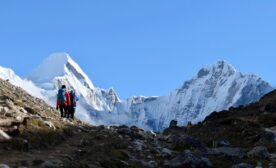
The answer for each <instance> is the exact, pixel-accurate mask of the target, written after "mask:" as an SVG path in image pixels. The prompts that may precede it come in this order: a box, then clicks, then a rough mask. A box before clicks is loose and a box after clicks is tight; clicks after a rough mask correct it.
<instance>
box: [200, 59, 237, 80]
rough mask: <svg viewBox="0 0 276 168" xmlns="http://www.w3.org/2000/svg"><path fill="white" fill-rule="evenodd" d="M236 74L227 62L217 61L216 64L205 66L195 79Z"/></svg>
mask: <svg viewBox="0 0 276 168" xmlns="http://www.w3.org/2000/svg"><path fill="white" fill-rule="evenodd" d="M235 73H237V70H236V69H235V68H234V67H233V66H232V65H231V64H230V63H228V62H227V61H225V60H222V61H218V62H217V63H216V64H214V65H211V66H206V67H204V68H202V69H200V70H199V72H198V73H197V77H196V78H202V77H205V76H208V75H215V76H221V75H222V76H231V75H234V74H235Z"/></svg>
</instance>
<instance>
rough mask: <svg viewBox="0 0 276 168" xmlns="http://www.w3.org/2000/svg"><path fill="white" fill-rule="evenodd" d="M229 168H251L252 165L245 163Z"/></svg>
mask: <svg viewBox="0 0 276 168" xmlns="http://www.w3.org/2000/svg"><path fill="white" fill-rule="evenodd" d="M231 168H253V165H251V164H247V163H240V164H237V165H233V166H232V167H231Z"/></svg>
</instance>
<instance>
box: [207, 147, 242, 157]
mask: <svg viewBox="0 0 276 168" xmlns="http://www.w3.org/2000/svg"><path fill="white" fill-rule="evenodd" d="M207 153H208V155H216V156H217V155H223V156H225V157H230V158H240V159H241V158H244V156H245V153H244V151H243V150H242V149H241V148H232V147H219V148H213V149H210V150H208V152H207Z"/></svg>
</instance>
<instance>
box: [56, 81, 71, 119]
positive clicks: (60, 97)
mask: <svg viewBox="0 0 276 168" xmlns="http://www.w3.org/2000/svg"><path fill="white" fill-rule="evenodd" d="M70 106H71V100H70V94H69V93H68V92H67V91H66V86H65V85H62V86H61V89H59V90H58V94H57V107H56V109H57V110H58V109H59V110H60V115H61V117H66V116H67V115H68V110H69V108H70Z"/></svg>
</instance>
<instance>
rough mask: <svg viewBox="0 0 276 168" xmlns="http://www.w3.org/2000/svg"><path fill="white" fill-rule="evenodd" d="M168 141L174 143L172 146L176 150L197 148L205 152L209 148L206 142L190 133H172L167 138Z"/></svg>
mask: <svg viewBox="0 0 276 168" xmlns="http://www.w3.org/2000/svg"><path fill="white" fill-rule="evenodd" d="M167 141H168V142H169V143H171V144H172V148H173V149H175V150H181V149H196V150H199V151H204V152H205V151H206V150H207V148H206V145H205V144H203V143H202V142H201V141H199V140H197V139H195V138H193V137H191V136H188V135H182V136H178V135H171V136H169V137H168V138H167Z"/></svg>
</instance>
